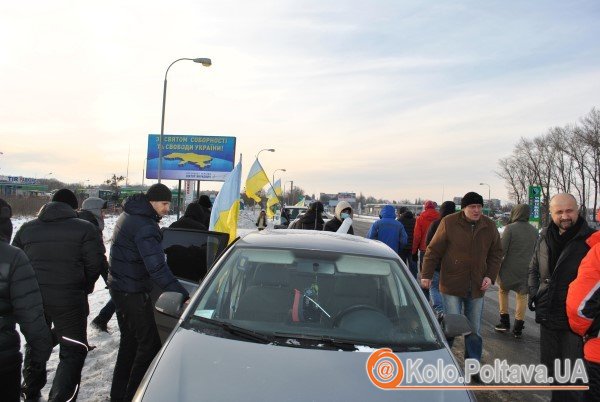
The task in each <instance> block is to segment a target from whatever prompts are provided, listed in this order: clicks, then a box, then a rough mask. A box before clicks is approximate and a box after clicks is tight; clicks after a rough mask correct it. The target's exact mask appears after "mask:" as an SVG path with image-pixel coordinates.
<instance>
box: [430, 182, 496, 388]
mask: <svg viewBox="0 0 600 402" xmlns="http://www.w3.org/2000/svg"><path fill="white" fill-rule="evenodd" d="M482 211H483V197H481V196H480V195H479V194H477V193H474V192H469V193H467V194H465V196H464V197H463V198H462V202H461V211H460V212H459V213H456V214H451V215H448V216H446V217H445V218H444V219H442V220H441V221H440V224H439V226H438V229H437V231H436V232H435V235H434V236H433V238H432V239H431V242H430V243H429V245H428V246H427V251H426V252H425V258H424V262H423V273H422V279H421V286H423V287H424V288H427V289H429V287H430V285H431V280H432V278H433V274H434V272H435V269H436V267H437V266H438V265H441V270H440V284H439V286H440V293H441V294H442V299H443V303H444V313H446V314H464V315H466V317H467V319H468V320H469V322H470V323H471V327H472V329H473V332H472V333H471V334H470V335H467V336H465V358H470V359H477V360H481V354H482V351H483V340H482V338H481V335H480V327H481V313H482V311H483V296H484V293H485V291H486V290H487V289H488V288H489V287H490V286H491V284H492V281H493V280H495V279H496V276H497V275H498V270H499V269H500V263H501V261H502V246H501V242H500V235H499V234H498V229H497V228H496V224H495V223H494V221H492V220H491V219H490V218H488V217H486V216H483V213H482ZM449 343H450V344H452V340H449ZM474 380H475V381H478V380H479V378H478V377H475V378H474Z"/></svg>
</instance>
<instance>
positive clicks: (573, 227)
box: [528, 194, 594, 402]
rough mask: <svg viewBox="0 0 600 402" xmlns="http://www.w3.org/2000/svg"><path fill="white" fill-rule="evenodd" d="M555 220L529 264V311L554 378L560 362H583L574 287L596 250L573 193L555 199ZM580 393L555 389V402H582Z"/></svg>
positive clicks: (552, 211) (552, 210) (552, 209)
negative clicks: (574, 319)
mask: <svg viewBox="0 0 600 402" xmlns="http://www.w3.org/2000/svg"><path fill="white" fill-rule="evenodd" d="M550 215H551V218H552V220H551V222H550V224H549V225H548V227H547V228H546V229H544V230H543V231H542V233H541V234H540V237H539V239H538V241H537V244H536V247H535V251H534V253H533V258H532V260H531V264H530V265H529V281H528V287H529V309H530V310H532V311H535V321H536V322H537V323H539V324H540V359H541V362H542V363H543V364H545V365H546V366H547V367H548V375H549V376H554V360H555V359H559V360H560V361H561V365H562V367H563V370H564V365H565V361H566V360H570V361H571V367H573V364H574V363H575V360H576V359H583V342H582V339H581V337H580V336H578V335H577V334H575V333H574V332H572V331H571V328H570V327H569V321H568V319H567V312H566V300H567V291H568V289H569V284H570V283H571V282H572V281H573V280H574V279H575V278H576V277H577V270H578V268H579V264H580V263H581V260H582V259H583V257H585V255H586V254H587V252H588V251H589V249H590V247H589V246H588V245H587V243H586V239H587V238H588V237H589V236H590V235H591V234H592V233H593V232H594V230H593V229H591V228H590V227H589V226H588V224H587V222H586V221H585V220H584V219H583V218H582V217H581V216H579V215H578V208H577V200H576V199H575V197H573V196H572V195H571V194H557V195H555V196H554V197H552V199H551V200H550ZM581 397H582V393H581V392H579V391H553V392H552V401H561V402H563V401H579V400H581Z"/></svg>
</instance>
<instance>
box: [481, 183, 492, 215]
mask: <svg viewBox="0 0 600 402" xmlns="http://www.w3.org/2000/svg"><path fill="white" fill-rule="evenodd" d="M479 185H480V186H488V208H489V209H490V212H489V216H491V215H492V195H491V194H492V188H491V186H490V185H489V184H487V183H479Z"/></svg>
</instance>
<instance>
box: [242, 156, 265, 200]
mask: <svg viewBox="0 0 600 402" xmlns="http://www.w3.org/2000/svg"><path fill="white" fill-rule="evenodd" d="M268 182H269V179H268V178H267V174H266V173H265V170H264V169H263V167H262V165H261V164H260V162H259V161H258V159H256V160H255V161H254V163H253V164H252V167H251V168H250V172H249V173H248V178H247V179H246V195H247V196H248V197H249V198H252V199H253V200H254V201H256V202H260V197H259V196H258V195H256V193H258V192H259V191H260V190H262V189H263V187H264V186H265V184H267V183H268Z"/></svg>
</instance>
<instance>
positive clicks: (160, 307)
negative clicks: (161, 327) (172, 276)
mask: <svg viewBox="0 0 600 402" xmlns="http://www.w3.org/2000/svg"><path fill="white" fill-rule="evenodd" d="M182 304H183V295H182V294H181V293H179V292H164V293H163V294H161V295H160V297H159V298H158V300H157V301H156V304H155V305H154V308H155V309H156V311H158V312H159V313H162V314H165V315H168V316H171V317H174V318H179V317H180V316H181V312H182V309H181V305H182Z"/></svg>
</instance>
